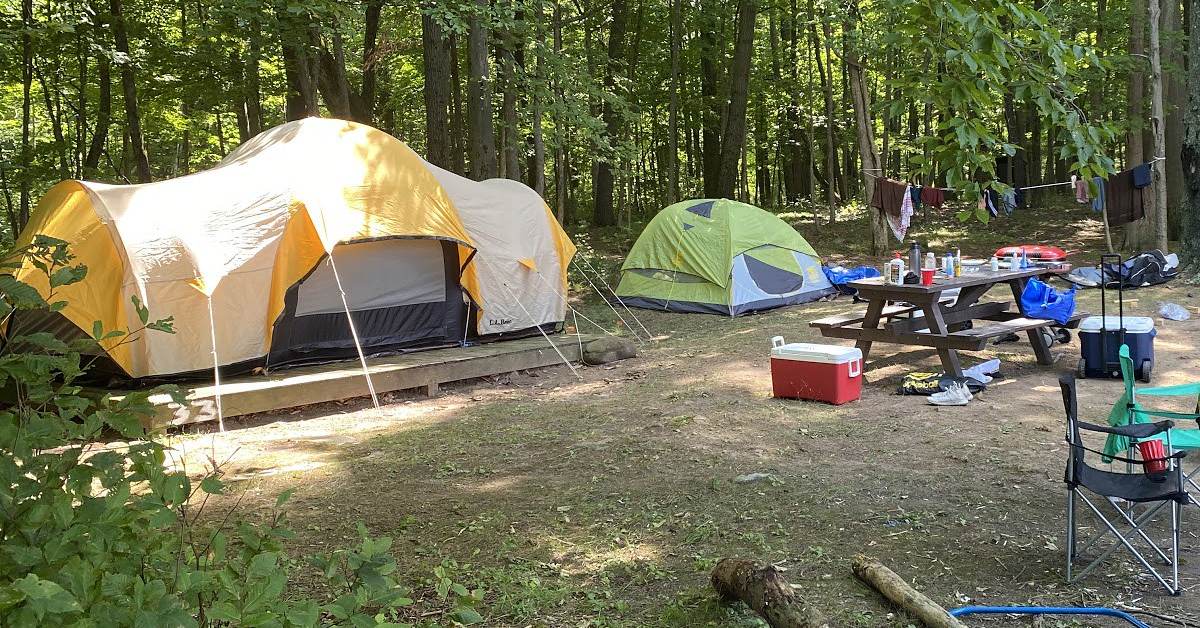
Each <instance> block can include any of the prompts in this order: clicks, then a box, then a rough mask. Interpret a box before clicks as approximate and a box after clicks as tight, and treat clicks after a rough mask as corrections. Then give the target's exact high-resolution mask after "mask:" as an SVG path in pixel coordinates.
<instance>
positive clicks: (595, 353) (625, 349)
mask: <svg viewBox="0 0 1200 628" xmlns="http://www.w3.org/2000/svg"><path fill="white" fill-rule="evenodd" d="M636 356H637V347H636V346H634V344H633V342H631V341H629V340H626V339H625V338H617V337H614V336H605V337H603V338H597V339H595V340H592V341H591V342H588V343H586V344H584V345H583V362H584V364H589V365H592V366H596V365H599V364H608V363H609V362H616V361H617V360H624V359H627V358H632V357H636Z"/></svg>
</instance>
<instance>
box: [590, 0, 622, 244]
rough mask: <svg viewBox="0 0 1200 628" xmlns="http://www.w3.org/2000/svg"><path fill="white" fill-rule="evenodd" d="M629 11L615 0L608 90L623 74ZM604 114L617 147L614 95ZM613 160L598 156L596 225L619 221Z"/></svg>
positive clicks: (618, 128) (618, 126)
mask: <svg viewBox="0 0 1200 628" xmlns="http://www.w3.org/2000/svg"><path fill="white" fill-rule="evenodd" d="M627 12H628V7H627V6H626V4H625V0H613V3H612V20H611V21H610V23H609V30H608V63H607V64H606V65H605V74H604V88H605V90H607V91H608V92H609V93H612V92H614V91H615V90H616V88H617V77H618V76H620V74H621V66H622V61H623V58H622V56H621V55H622V52H623V50H624V40H625V31H626V26H627V25H626V13H627ZM602 116H603V118H604V126H605V133H606V135H607V136H608V141H609V143H610V144H611V145H613V146H612V148H615V144H616V141H615V139H616V137H617V135H618V134H619V133H620V131H621V121H620V120H618V119H617V110H616V108H615V107H614V106H613V103H612V99H611V98H606V99H605V100H604V105H603V114H602ZM612 162H613V156H612V155H611V154H610V153H601V154H600V155H599V156H598V157H597V159H596V183H595V195H596V206H595V210H594V215H593V219H594V220H595V222H596V225H598V226H601V227H604V226H610V225H615V224H617V212H616V208H615V207H614V206H613V183H614V181H613V171H612Z"/></svg>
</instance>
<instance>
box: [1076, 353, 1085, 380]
mask: <svg viewBox="0 0 1200 628" xmlns="http://www.w3.org/2000/svg"><path fill="white" fill-rule="evenodd" d="M1075 374H1076V375H1078V376H1079V379H1087V360H1085V359H1083V358H1079V364H1078V365H1077V366H1076V367H1075Z"/></svg>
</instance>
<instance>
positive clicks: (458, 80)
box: [442, 29, 468, 176]
mask: <svg viewBox="0 0 1200 628" xmlns="http://www.w3.org/2000/svg"><path fill="white" fill-rule="evenodd" d="M442 34H443V35H446V37H447V39H448V40H449V42H450V145H451V146H452V150H451V154H450V157H451V163H453V164H454V172H455V173H456V174H460V175H464V176H465V175H467V174H468V172H467V146H466V142H467V131H466V130H465V129H466V128H467V126H468V124H467V121H466V116H465V114H463V89H462V72H460V67H461V63H460V60H459V57H458V36H456V35H455V34H454V33H453V31H446V30H445V29H443V30H442Z"/></svg>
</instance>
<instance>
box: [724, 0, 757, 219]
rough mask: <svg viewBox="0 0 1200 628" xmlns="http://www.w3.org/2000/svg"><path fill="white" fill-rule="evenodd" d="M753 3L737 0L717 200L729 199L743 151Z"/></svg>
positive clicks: (753, 11) (748, 88)
mask: <svg viewBox="0 0 1200 628" xmlns="http://www.w3.org/2000/svg"><path fill="white" fill-rule="evenodd" d="M755 11H756V9H755V4H754V0H738V10H737V40H736V43H735V44H734V46H733V63H732V64H731V65H730V66H729V84H730V88H729V109H728V110H727V113H726V115H725V129H724V133H723V134H722V136H721V163H720V170H719V171H718V172H719V174H718V175H717V196H721V197H726V198H733V195H734V185H736V183H737V176H738V160H739V158H740V157H741V156H742V153H743V151H744V150H745V147H746V101H747V99H748V98H749V95H750V94H749V92H750V57H751V55H752V54H753V52H754V17H755Z"/></svg>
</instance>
